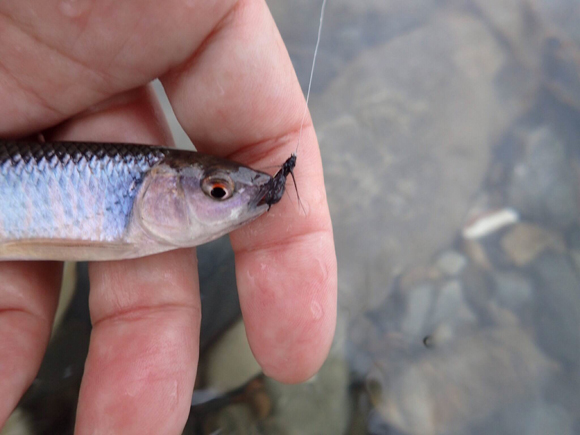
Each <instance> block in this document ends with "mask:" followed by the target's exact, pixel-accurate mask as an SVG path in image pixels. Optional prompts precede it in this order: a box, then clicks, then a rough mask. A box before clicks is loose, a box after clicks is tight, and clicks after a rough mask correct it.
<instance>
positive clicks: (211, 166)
mask: <svg viewBox="0 0 580 435" xmlns="http://www.w3.org/2000/svg"><path fill="white" fill-rule="evenodd" d="M272 180H273V177H272V176H270V175H268V174H266V173H264V172H260V171H256V170H253V169H251V168H249V167H247V166H244V165H241V164H238V163H236V162H232V161H229V160H225V159H218V158H216V157H213V156H205V155H197V156H196V160H195V162H193V163H191V164H186V163H184V161H183V159H180V160H178V162H173V163H172V162H171V161H168V162H164V163H163V164H161V165H160V166H159V167H157V168H155V169H154V170H152V171H151V173H150V174H148V176H147V179H146V180H145V182H144V183H143V187H142V188H141V194H140V199H139V201H138V214H139V217H138V219H139V223H140V225H141V227H142V228H144V229H145V231H146V232H147V233H148V234H149V236H151V237H153V238H154V239H156V240H157V241H163V242H165V243H168V244H171V245H174V246H183V247H185V246H196V245H199V244H201V243H206V242H208V241H211V240H214V239H216V238H218V237H220V236H222V235H224V234H226V233H229V232H230V231H232V230H234V229H236V228H238V227H240V226H242V225H244V224H245V223H247V222H250V221H252V220H254V219H255V218H257V217H258V216H260V215H261V214H262V213H264V212H265V211H266V210H268V208H269V206H268V204H267V203H266V202H265V200H264V199H265V198H266V197H267V195H268V192H269V191H270V190H271V189H272Z"/></svg>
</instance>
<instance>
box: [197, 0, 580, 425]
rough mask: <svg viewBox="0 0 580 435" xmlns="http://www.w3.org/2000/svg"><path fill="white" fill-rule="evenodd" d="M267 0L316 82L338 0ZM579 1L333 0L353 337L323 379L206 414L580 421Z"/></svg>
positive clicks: (331, 85) (325, 122)
mask: <svg viewBox="0 0 580 435" xmlns="http://www.w3.org/2000/svg"><path fill="white" fill-rule="evenodd" d="M268 4H269V5H270V8H271V10H272V13H273V15H274V18H275V19H276V21H277V23H278V26H279V27H280V30H281V33H282V36H283V38H284V40H285V42H286V44H287V46H288V49H289V52H290V55H291V57H292V59H293V62H294V65H295V67H296V70H297V73H298V77H299V78H300V80H301V83H302V85H303V88H304V89H306V85H307V82H306V81H307V79H308V73H309V67H310V62H311V59H310V56H311V53H312V50H313V48H314V42H315V40H316V30H317V13H318V12H317V11H318V8H319V7H320V4H319V2H315V1H310V0H308V1H307V0H301V1H297V2H287V1H283V0H270V1H269V2H268ZM579 18H580V3H578V2H576V1H573V0H561V1H558V2H553V1H548V0H531V1H524V0H521V1H518V0H510V1H491V2H490V1H488V0H464V1H461V0H456V1H452V0H450V1H439V2H432V1H426V0H425V1H422V0H414V1H409V2H399V1H394V0H393V1H388V0H380V1H379V0H376V1H372V0H366V1H361V2H352V1H347V0H332V1H330V2H329V4H328V8H327V11H326V17H325V20H326V21H325V23H324V26H325V27H324V31H323V36H322V43H321V47H320V52H319V58H318V60H317V70H316V72H315V77H314V83H313V94H312V95H311V99H310V107H311V112H312V115H313V119H314V123H315V126H316V130H317V133H318V137H319V140H320V145H321V149H322V155H323V162H324V168H325V178H326V183H327V189H328V195H329V202H330V208H331V214H332V216H333V223H334V228H335V238H336V246H337V252H338V260H339V305H340V307H339V325H338V330H337V335H336V337H335V345H334V348H333V351H332V352H331V355H330V357H329V359H328V361H327V363H326V364H325V366H324V367H323V369H322V371H321V373H320V374H319V375H318V376H317V377H316V378H315V379H313V380H312V381H311V382H310V383H308V384H305V385H301V386H291V387H289V386H283V385H280V384H278V383H276V382H274V381H272V380H269V379H265V378H264V379H259V380H258V381H256V380H254V381H252V382H254V383H256V382H258V383H259V385H260V386H259V388H258V387H255V388H257V390H258V391H260V394H258V395H255V396H252V395H250V394H247V395H246V396H244V397H245V402H242V403H241V404H240V403H238V404H236V405H230V406H226V407H223V408H222V409H221V410H220V411H218V412H215V413H212V415H211V416H210V417H207V418H205V417H204V418H202V419H201V420H203V421H204V422H205V426H204V425H201V426H198V429H199V428H200V427H202V426H203V427H204V428H205V431H206V432H207V433H210V432H211V430H217V429H219V428H221V429H222V430H224V432H225V433H231V432H235V433H282V434H294V433H300V434H308V433H311V434H325V433H328V434H336V433H353V434H354V433H377V434H413V435H414V434H417V435H419V434H420V435H436V434H489V433H494V434H513V433H519V434H545V433H558V434H573V433H580V411H579V410H580V393H579V391H580V389H579V388H578V387H580V371H579V361H580V275H579V274H580V225H579V216H580V215H579V210H580V184H579V180H580V179H579V175H580V161H579V160H578V157H579V149H580V148H579V146H578V137H580V135H579V134H578V133H579V132H578V130H579V129H580V112H579V110H580V33H579V32H578V30H577V25H575V24H574V23H577V22H578V19H579ZM473 228H477V231H474V230H473ZM224 352H225V354H226V355H227V351H224ZM224 358H225V357H224ZM249 359H251V357H250V358H249ZM241 365H242V366H243V364H241ZM230 369H231V367H230ZM241 371H242V372H243V369H242V370H241ZM255 374H256V373H255V372H252V371H249V372H248V373H245V374H244V375H243V376H240V380H241V379H242V378H243V377H244V376H245V377H246V379H249V378H250V377H251V376H254V375H255ZM213 378H214V379H216V378H217V379H219V373H217V374H215V373H214V374H213ZM208 385H211V382H209V383H208ZM253 385H254V384H253ZM256 397H258V398H259V399H257V398H256Z"/></svg>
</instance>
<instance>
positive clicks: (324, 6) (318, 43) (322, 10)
mask: <svg viewBox="0 0 580 435" xmlns="http://www.w3.org/2000/svg"><path fill="white" fill-rule="evenodd" d="M325 8H326V0H322V7H321V8H320V23H319V24H318V37H317V38H316V46H315V47H314V56H313V58H312V68H311V69H310V80H309V81H308V91H307V92H306V105H305V106H304V113H303V114H302V122H301V123H300V133H299V134H298V144H297V145H296V150H295V151H294V155H296V154H298V147H299V146H300V139H302V129H303V128H304V120H305V119H306V112H307V111H308V100H309V99H310V89H311V88H312V78H313V77H314V65H316V56H317V54H318V46H319V45H320V35H321V34H322V22H323V21H324V9H325Z"/></svg>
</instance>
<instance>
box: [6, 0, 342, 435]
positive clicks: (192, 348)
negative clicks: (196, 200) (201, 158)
mask: <svg viewBox="0 0 580 435" xmlns="http://www.w3.org/2000/svg"><path fill="white" fill-rule="evenodd" d="M156 77H160V78H161V81H162V83H163V85H164V86H165V88H166V91H167V94H168V96H169V99H170V102H171V104H172V107H173V110H174V111H175V114H176V115H177V118H178V119H179V121H180V123H181V125H182V126H183V128H184V129H185V131H186V132H187V134H188V135H189V136H190V137H191V139H192V140H193V142H194V143H195V144H196V146H197V148H198V149H199V150H200V151H204V152H208V153H212V154H216V155H219V156H226V157H229V158H231V159H234V160H237V161H239V162H242V163H245V164H248V165H250V166H252V167H254V168H266V167H271V166H273V165H280V164H281V163H282V162H284V160H285V159H286V158H288V156H289V155H290V153H291V152H292V151H294V149H295V147H296V142H297V138H298V131H299V128H300V122H301V120H302V113H303V108H304V97H303V94H302V91H301V89H300V86H299V85H298V81H297V79H296V76H295V73H294V71H293V68H292V65H291V63H290V60H289V57H288V54H287V51H286V49H285V47H284V44H283V42H282V39H281V37H280V35H279V33H278V31H277V29H276V26H275V24H274V21H273V19H272V17H271V15H270V13H269V11H268V9H267V6H266V4H265V2H264V1H263V0H238V1H236V0H222V1H207V0H168V1H163V2H159V1H156V0H155V1H154V0H141V1H138V0H124V1H122V2H119V1H106V0H102V1H97V0H44V1H42V2H38V1H33V0H6V1H2V2H0V101H2V103H1V104H0V137H2V138H14V137H23V136H26V135H31V134H35V133H37V132H40V131H43V132H44V134H45V137H46V138H47V140H89V141H128V142H138V143H145V144H166V145H171V144H172V141H171V137H170V134H169V131H168V127H167V124H166V122H165V120H164V119H163V115H162V113H161V110H160V108H159V105H158V103H157V101H156V100H155V96H154V95H153V93H152V91H151V89H150V88H149V87H147V83H148V82H150V81H151V80H152V79H154V78H156ZM295 172H296V178H297V180H298V183H299V188H300V195H301V199H302V201H303V203H304V208H305V210H306V214H304V213H303V212H302V211H301V210H300V209H299V207H298V206H297V204H296V202H295V201H292V200H290V199H289V198H288V197H286V198H284V199H283V200H282V202H281V203H279V204H277V205H275V206H274V207H273V208H272V210H271V211H270V212H269V213H267V214H266V215H264V216H262V217H261V218H260V219H258V220H257V221H255V222H253V223H251V224H249V225H248V226H246V227H244V228H243V229H240V230H238V231H236V232H235V233H233V234H232V235H231V240H232V245H233V248H234V251H235V254H236V275H237V280H238V289H239V293H240V301H241V306H242V313H243V317H244V322H245V325H246V330H247V335H248V340H249V343H250V346H251V348H252V351H253V353H254V355H255V357H256V359H257V360H258V362H259V363H260V365H261V366H262V368H263V369H264V371H265V373H266V374H268V375H269V376H271V377H273V378H275V379H278V380H280V381H282V382H288V383H294V382H301V381H304V380H306V379H308V378H309V377H311V376H312V375H313V374H315V373H316V372H317V370H318V369H319V368H320V366H321V365H322V363H323V361H324V359H325V358H326V356H327V353H328V350H329V348H330V344H331V341H332V337H333V333H334V328H335V323H336V286H337V283H336V257H335V252H334V243H333V237H332V227H331V222H330V217H329V213H328V205H327V202H326V194H325V190H324V184H323V177H322V166H321V160H320V154H319V150H318V144H317V141H316V136H315V134H314V130H313V127H312V123H311V121H310V118H309V117H307V119H306V123H305V125H304V132H303V136H302V143H301V146H300V151H299V154H298V164H297V167H296V171H295ZM60 271H61V265H60V264H55V263H49V262H34V263H31V262H3V263H0V380H1V381H0V397H1V398H2V400H0V427H1V426H2V425H3V424H4V422H5V421H6V419H7V418H8V416H9V415H10V413H11V412H12V410H13V409H14V407H15V406H16V404H17V402H18V400H19V399H20V397H21V396H22V394H23V393H24V392H25V390H26V388H27V387H28V386H29V385H30V383H31V382H32V380H33V379H34V377H35V375H36V372H37V370H38V367H39V365H40V362H41V360H42V357H43V354H44V351H45V349H46V346H47V343H48V339H49V335H50V330H51V325H52V320H53V316H54V311H55V307H56V303H57V298H58V289H59V285H60V274H61V272H60ZM90 278H91V295H90V312H91V319H92V322H93V325H94V329H93V332H92V336H91V343H90V349H89V355H88V358H87V362H86V367H85V373H84V377H83V381H82V386H81V392H80V399H79V406H78V411H77V421H76V429H75V432H76V433H77V434H93V433H107V434H111V433H122V434H132V433H138V434H147V433H151V434H178V433H180V432H181V430H182V428H183V426H184V424H185V421H186V419H187V415H188V413H189V408H190V402H191V392H192V390H193V384H194V380H195V375H196V368H197V360H198V352H199V350H198V347H199V346H198V345H199V325H200V300H199V285H198V275H197V268H196V257H195V251H194V250H193V249H183V250H179V251H173V252H168V253H164V254H159V255H155V256H151V257H146V258H141V259H136V260H128V261H113V262H103V263H93V264H91V266H90ZM232 357H233V358H235V355H234V356H232Z"/></svg>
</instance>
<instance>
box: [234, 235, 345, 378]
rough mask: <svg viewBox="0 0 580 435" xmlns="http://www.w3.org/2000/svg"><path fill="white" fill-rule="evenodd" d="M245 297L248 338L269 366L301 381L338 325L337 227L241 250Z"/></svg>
mask: <svg viewBox="0 0 580 435" xmlns="http://www.w3.org/2000/svg"><path fill="white" fill-rule="evenodd" d="M236 266H237V270H243V271H245V273H242V274H240V276H239V278H238V286H239V289H240V303H241V307H242V313H243V315H244V321H245V323H246V331H247V335H248V341H249V343H250V347H251V348H252V352H253V353H254V356H255V357H256V360H257V361H258V363H259V364H260V365H261V366H262V368H263V370H264V372H265V373H266V374H267V375H268V376H270V377H272V378H274V379H276V380H278V381H280V382H283V383H290V384H292V383H298V382H303V381H305V380H307V379H309V378H311V377H312V376H313V375H314V374H316V372H317V371H318V370H319V369H320V367H321V366H322V364H323V363H324V361H325V359H326V357H327V355H328V352H329V350H330V347H331V344H332V340H333V337H334V331H335V327H336V256H335V253H334V242H333V238H332V233H329V232H315V233H310V234H307V235H304V236H302V237H299V238H293V239H292V240H291V241H287V242H286V243H283V244H281V245H276V246H274V247H269V248H265V249H261V250H259V251H251V252H247V253H240V254H238V256H237V258H236Z"/></svg>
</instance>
